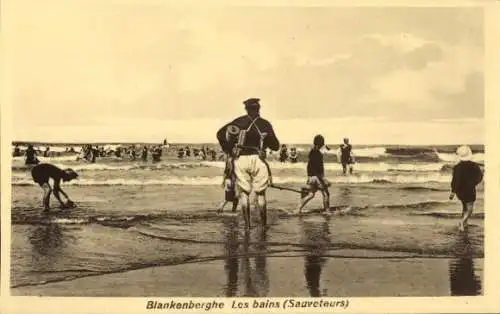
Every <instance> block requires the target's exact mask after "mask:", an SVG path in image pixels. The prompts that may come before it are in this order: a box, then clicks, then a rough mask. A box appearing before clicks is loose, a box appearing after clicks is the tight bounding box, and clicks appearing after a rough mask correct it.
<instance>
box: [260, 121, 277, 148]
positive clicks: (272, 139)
mask: <svg viewBox="0 0 500 314" xmlns="http://www.w3.org/2000/svg"><path fill="white" fill-rule="evenodd" d="M266 131H267V135H266V137H265V138H264V144H265V146H266V147H268V148H269V149H271V150H274V151H278V150H279V149H280V142H279V140H278V138H277V137H276V134H275V133H274V129H273V126H272V125H271V123H268V126H267V130H266Z"/></svg>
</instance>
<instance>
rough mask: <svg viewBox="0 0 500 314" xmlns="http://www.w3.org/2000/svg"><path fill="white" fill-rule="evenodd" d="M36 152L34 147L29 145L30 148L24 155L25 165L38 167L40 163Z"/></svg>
mask: <svg viewBox="0 0 500 314" xmlns="http://www.w3.org/2000/svg"><path fill="white" fill-rule="evenodd" d="M36 155H37V154H36V151H35V149H34V148H33V145H28V148H27V149H26V152H25V153H24V156H25V161H24V163H25V164H26V165H28V166H30V165H38V164H39V163H40V161H39V160H38V158H37V157H36Z"/></svg>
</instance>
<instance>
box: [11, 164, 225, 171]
mask: <svg viewBox="0 0 500 314" xmlns="http://www.w3.org/2000/svg"><path fill="white" fill-rule="evenodd" d="M52 164H53V165H55V166H57V167H59V168H61V169H65V168H71V169H73V170H75V171H99V170H101V171H103V170H106V171H120V170H122V171H123V170H125V171H126V170H139V169H148V170H164V169H191V168H201V167H209V166H210V165H209V164H206V163H188V162H186V163H182V162H179V163H158V164H146V163H132V164H130V163H128V164H118V163H114V164H106V163H81V164H63V163H52ZM214 166H216V167H218V168H219V167H220V166H219V165H214ZM221 167H222V168H223V167H224V164H222V166H221ZM28 169H30V168H29V167H27V166H25V165H19V166H14V165H13V166H12V170H13V171H26V170H28Z"/></svg>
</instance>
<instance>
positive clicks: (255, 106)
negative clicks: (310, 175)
mask: <svg viewBox="0 0 500 314" xmlns="http://www.w3.org/2000/svg"><path fill="white" fill-rule="evenodd" d="M259 102H260V99H258V98H250V99H247V100H245V101H244V102H243V104H244V105H245V109H246V111H247V114H246V115H243V116H241V117H238V118H236V119H235V120H233V121H232V122H230V123H228V124H226V125H225V126H223V127H222V128H221V129H220V130H219V131H218V132H217V140H218V141H219V144H220V146H221V147H222V150H223V151H224V153H225V154H227V155H228V156H230V157H231V158H233V160H234V173H235V175H236V186H237V188H238V192H239V198H240V200H239V203H240V204H241V208H242V211H243V215H244V218H245V224H246V227H247V228H250V227H251V226H250V199H249V195H250V193H251V192H252V191H254V192H255V194H256V197H257V207H258V208H259V210H260V218H261V223H262V225H264V226H265V225H266V224H267V200H266V189H267V187H268V186H269V184H270V181H271V174H270V169H269V165H268V164H267V162H266V161H265V159H264V158H265V157H264V156H265V151H266V149H267V148H269V149H271V150H274V151H278V150H279V148H280V143H279V141H278V139H277V137H276V135H275V134H274V130H273V127H272V125H271V123H270V122H269V121H267V120H265V119H263V118H261V117H260V103H259Z"/></svg>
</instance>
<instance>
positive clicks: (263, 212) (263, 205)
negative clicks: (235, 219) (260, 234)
mask: <svg viewBox="0 0 500 314" xmlns="http://www.w3.org/2000/svg"><path fill="white" fill-rule="evenodd" d="M256 197H257V202H256V203H257V204H256V205H257V208H258V209H259V213H260V221H261V224H262V226H266V225H267V199H266V192H265V191H262V192H259V193H256ZM239 203H240V204H241V211H242V212H243V218H244V219H245V228H246V229H247V230H248V229H250V228H251V227H252V224H251V221H250V195H249V193H247V192H241V193H240V200H239Z"/></svg>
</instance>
